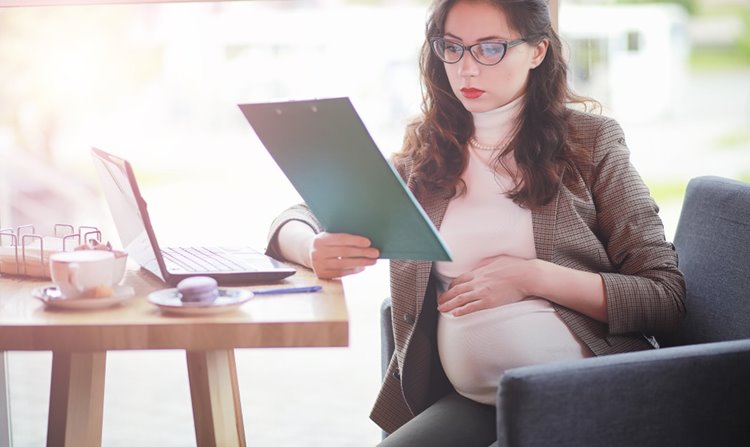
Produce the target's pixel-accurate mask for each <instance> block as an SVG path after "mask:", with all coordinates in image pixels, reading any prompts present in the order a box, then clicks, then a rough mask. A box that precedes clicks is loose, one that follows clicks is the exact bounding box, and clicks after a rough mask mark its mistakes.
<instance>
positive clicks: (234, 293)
mask: <svg viewBox="0 0 750 447" xmlns="http://www.w3.org/2000/svg"><path fill="white" fill-rule="evenodd" d="M252 297H253V292H251V291H249V290H242V289H225V288H221V287H219V297H218V298H216V300H214V301H212V302H205V303H201V302H183V301H182V295H181V294H180V292H179V291H178V290H177V289H164V290H158V291H156V292H151V293H150V294H149V295H148V300H149V301H150V302H151V303H152V304H154V305H156V306H157V307H158V308H159V309H161V311H162V312H166V313H172V314H181V315H212V314H218V313H224V312H229V311H231V310H234V309H237V308H238V307H240V306H241V305H242V304H244V303H246V302H247V301H248V300H249V299H250V298H252Z"/></svg>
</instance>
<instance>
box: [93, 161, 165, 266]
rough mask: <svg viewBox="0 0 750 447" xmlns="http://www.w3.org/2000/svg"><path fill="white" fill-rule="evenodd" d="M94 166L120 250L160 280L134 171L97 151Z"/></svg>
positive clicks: (152, 242) (154, 245)
mask: <svg viewBox="0 0 750 447" xmlns="http://www.w3.org/2000/svg"><path fill="white" fill-rule="evenodd" d="M92 155H93V158H94V166H95V167H96V171H97V173H98V174H99V178H100V181H101V185H102V190H103V192H104V196H105V198H106V200H107V203H108V204H109V209H110V211H111V213H112V218H113V220H114V222H115V226H116V227H117V232H118V233H119V235H120V242H121V243H122V247H123V249H124V250H125V251H126V252H127V253H128V255H129V256H132V257H133V259H134V260H135V261H136V262H137V263H138V264H139V265H141V266H143V267H144V268H146V269H148V270H149V271H151V272H152V273H154V274H156V275H157V276H159V277H160V278H161V279H162V280H163V279H164V278H163V275H162V274H161V270H160V269H159V261H158V260H157V257H156V254H155V253H154V247H157V249H158V245H157V243H156V240H155V239H154V236H153V234H149V233H152V232H151V231H149V229H148V227H147V225H150V223H148V222H147V220H148V216H147V215H146V216H144V215H143V214H142V212H141V210H144V212H145V209H146V203H145V202H144V201H143V198H142V197H141V196H140V192H139V191H138V186H137V184H136V183H135V177H134V175H133V170H132V169H131V168H130V165H129V164H128V162H127V161H126V160H123V159H121V158H118V157H115V156H114V155H112V154H109V153H106V152H104V151H101V150H99V149H95V148H94V149H92Z"/></svg>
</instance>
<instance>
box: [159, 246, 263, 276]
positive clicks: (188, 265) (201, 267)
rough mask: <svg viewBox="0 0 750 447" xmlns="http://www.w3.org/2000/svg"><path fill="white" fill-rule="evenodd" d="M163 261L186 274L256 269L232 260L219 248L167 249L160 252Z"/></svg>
mask: <svg viewBox="0 0 750 447" xmlns="http://www.w3.org/2000/svg"><path fill="white" fill-rule="evenodd" d="M161 252H162V255H163V256H164V260H165V261H167V262H168V263H172V264H175V265H177V266H179V267H180V269H181V270H184V271H186V272H200V273H220V272H236V271H253V270H257V269H256V268H254V267H252V266H250V265H248V264H247V263H243V262H242V261H241V260H239V259H233V257H232V256H231V254H228V253H225V252H224V251H223V250H222V249H220V248H208V247H168V248H163V249H162V250H161Z"/></svg>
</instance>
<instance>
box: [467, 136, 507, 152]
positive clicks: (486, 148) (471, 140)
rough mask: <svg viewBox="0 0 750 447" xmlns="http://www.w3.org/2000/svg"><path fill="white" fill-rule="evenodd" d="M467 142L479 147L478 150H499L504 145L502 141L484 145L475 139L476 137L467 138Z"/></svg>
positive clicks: (475, 147)
mask: <svg viewBox="0 0 750 447" xmlns="http://www.w3.org/2000/svg"><path fill="white" fill-rule="evenodd" d="M469 144H470V145H471V146H472V147H473V148H474V149H479V150H480V151H490V152H494V151H497V150H500V149H502V148H503V146H505V144H504V143H500V144H496V145H495V146H485V145H483V144H480V143H479V141H477V139H476V137H471V138H469Z"/></svg>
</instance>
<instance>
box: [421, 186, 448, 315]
mask: <svg viewBox="0 0 750 447" xmlns="http://www.w3.org/2000/svg"><path fill="white" fill-rule="evenodd" d="M449 202H450V197H446V196H435V195H430V196H429V197H426V198H425V199H424V200H423V201H422V202H421V203H422V208H424V211H425V213H426V214H427V217H429V218H430V220H432V222H433V223H434V224H435V227H436V228H438V229H439V228H440V224H441V223H442V222H443V216H445V210H446V209H447V208H448V203H449ZM416 263H417V265H416V270H417V271H416V274H417V291H416V292H417V296H416V298H417V308H416V312H417V315H419V314H421V312H422V304H423V302H424V296H425V292H426V291H427V283H428V282H429V280H430V272H431V270H432V261H416Z"/></svg>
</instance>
